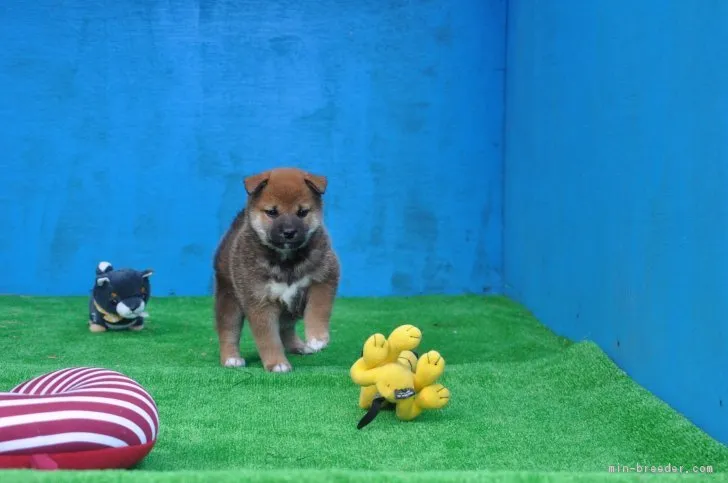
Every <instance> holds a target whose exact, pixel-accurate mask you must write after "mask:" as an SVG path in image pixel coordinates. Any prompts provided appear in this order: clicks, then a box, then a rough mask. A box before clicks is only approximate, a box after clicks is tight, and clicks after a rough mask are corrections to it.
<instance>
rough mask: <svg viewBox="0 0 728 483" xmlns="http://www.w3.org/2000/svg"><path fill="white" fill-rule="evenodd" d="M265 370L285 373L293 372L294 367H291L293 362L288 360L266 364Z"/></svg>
mask: <svg viewBox="0 0 728 483" xmlns="http://www.w3.org/2000/svg"><path fill="white" fill-rule="evenodd" d="M265 370H266V371H268V372H275V373H284V372H291V371H292V370H293V367H291V364H290V363H288V362H279V363H277V364H270V365H267V366H265Z"/></svg>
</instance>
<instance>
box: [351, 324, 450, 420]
mask: <svg viewBox="0 0 728 483" xmlns="http://www.w3.org/2000/svg"><path fill="white" fill-rule="evenodd" d="M421 340H422V332H421V331H420V330H419V329H418V328H417V327H415V326H413V325H402V326H399V327H397V328H396V329H394V331H392V333H391V334H390V335H389V338H386V337H385V336H384V335H382V334H374V335H373V336H371V337H369V338H368V339H367V341H366V342H365V343H364V350H363V351H362V356H361V357H360V358H359V360H357V361H356V362H355V363H354V365H353V366H351V371H350V375H351V378H352V380H353V381H354V382H355V383H356V384H357V385H359V386H361V390H360V393H359V406H360V407H361V408H362V409H369V411H368V412H367V413H366V414H365V415H364V417H363V418H362V419H361V421H359V424H358V426H357V428H358V429H361V428H363V427H364V426H366V425H367V424H369V423H370V422H371V421H372V420H373V419H374V418H375V417H376V416H377V414H378V412H379V410H380V409H381V408H382V406H383V405H385V404H386V403H389V404H392V405H394V406H395V413H396V415H397V417H398V418H399V419H401V420H403V421H411V420H413V419H415V418H416V417H417V416H419V415H420V414H421V413H422V411H423V410H425V409H441V408H443V407H444V406H445V405H446V404H447V403H448V401H449V400H450V391H449V390H448V389H447V388H446V387H445V386H443V385H442V384H436V381H437V379H438V378H439V377H440V376H441V375H442V373H443V372H444V371H445V359H443V357H442V356H441V355H440V353H439V352H437V351H434V350H432V351H429V352H427V353H426V354H423V355H422V356H421V357H419V359H418V357H417V354H415V352H414V349H416V348H417V346H418V345H419V344H420V341H421Z"/></svg>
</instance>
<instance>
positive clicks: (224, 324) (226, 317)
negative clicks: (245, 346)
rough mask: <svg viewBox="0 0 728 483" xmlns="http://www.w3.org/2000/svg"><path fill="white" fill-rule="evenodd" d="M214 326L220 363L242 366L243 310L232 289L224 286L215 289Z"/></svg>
mask: <svg viewBox="0 0 728 483" xmlns="http://www.w3.org/2000/svg"><path fill="white" fill-rule="evenodd" d="M215 326H216V327H215V328H216V329H217V337H218V342H219V344H220V364H221V365H222V366H224V367H242V366H244V365H245V360H244V359H243V358H242V357H240V334H241V333H242V330H243V310H242V308H241V307H240V304H239V303H238V301H237V299H236V298H235V296H234V295H233V294H232V291H230V290H226V289H225V287H220V286H219V285H218V287H217V288H216V290H215Z"/></svg>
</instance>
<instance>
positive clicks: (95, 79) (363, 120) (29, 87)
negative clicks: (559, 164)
mask: <svg viewBox="0 0 728 483" xmlns="http://www.w3.org/2000/svg"><path fill="white" fill-rule="evenodd" d="M504 39H505V0H487V1H485V0H472V1H467V2H464V1H458V0H444V1H438V2H435V1H426V0H423V1H404V0H391V1H387V2H380V1H374V0H371V1H349V2H340V1H334V0H320V1H313V2H294V1H270V0H268V1H266V0H259V1H249V2H235V1H232V0H218V1H191V0H183V1H179V2H166V1H165V2H163V1H156V0H155V1H149V0H146V1H141V0H138V1H130V0H127V1H120V2H116V1H111V0H104V1H101V2H84V1H81V0H73V1H70V2H64V3H63V6H61V4H59V3H58V2H55V1H51V0H40V1H37V2H26V1H24V0H4V1H3V2H2V5H1V6H0V45H2V49H0V122H2V124H3V129H2V130H0V152H2V156H1V160H0V172H2V183H0V226H2V229H0V267H2V269H3V276H2V277H0V293H25V294H61V295H66V294H82V293H87V290H88V288H89V286H90V283H91V281H92V277H93V270H94V267H95V265H96V263H97V262H98V261H99V260H102V259H108V260H110V261H111V262H112V263H115V264H118V265H131V266H135V267H143V266H150V267H153V268H155V269H156V274H155V291H156V293H157V294H162V295H166V294H177V295H197V294H207V293H210V289H211V257H212V253H213V251H214V249H215V245H216V244H217V242H218V240H219V238H220V236H221V235H222V233H223V231H224V230H225V228H226V227H227V224H228V223H229V221H230V220H231V218H232V216H233V215H234V213H235V212H236V210H237V209H238V208H239V207H240V206H241V204H242V203H243V201H244V191H243V187H242V178H243V176H244V175H247V174H251V173H254V172H257V171H260V170H263V169H266V168H268V167H271V166H273V165H294V166H301V167H304V168H307V169H310V170H312V171H316V172H320V173H323V174H327V175H328V176H329V178H330V192H329V194H328V196H327V199H328V209H329V211H328V223H329V227H330V230H331V231H332V234H333V236H334V240H335V247H336V248H337V249H338V251H339V253H340V256H341V258H342V264H343V269H344V279H343V282H342V287H341V293H342V294H343V295H388V294H417V293H431V292H444V293H457V292H463V291H470V292H484V291H486V292H487V291H490V290H498V289H499V288H500V270H499V269H500V266H501V201H502V193H501V187H502V178H501V174H502V173H501V139H502V117H503V82H504V81H503V77H504V73H503V67H504V56H505V51H504Z"/></svg>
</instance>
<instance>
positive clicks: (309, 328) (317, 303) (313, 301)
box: [303, 283, 336, 352]
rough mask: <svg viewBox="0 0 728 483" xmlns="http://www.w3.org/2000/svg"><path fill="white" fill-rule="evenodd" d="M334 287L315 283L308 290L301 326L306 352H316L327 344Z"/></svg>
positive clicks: (328, 284) (334, 294)
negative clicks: (303, 329)
mask: <svg viewBox="0 0 728 483" xmlns="http://www.w3.org/2000/svg"><path fill="white" fill-rule="evenodd" d="M335 296H336V286H334V285H332V284H330V283H315V284H313V285H311V287H309V289H308V301H307V302H306V311H305V312H304V314H303V325H304V328H305V332H306V347H307V349H308V352H318V351H320V350H321V349H323V348H324V347H326V346H327V345H328V344H329V323H330V319H331V311H332V309H333V306H334V297H335Z"/></svg>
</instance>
